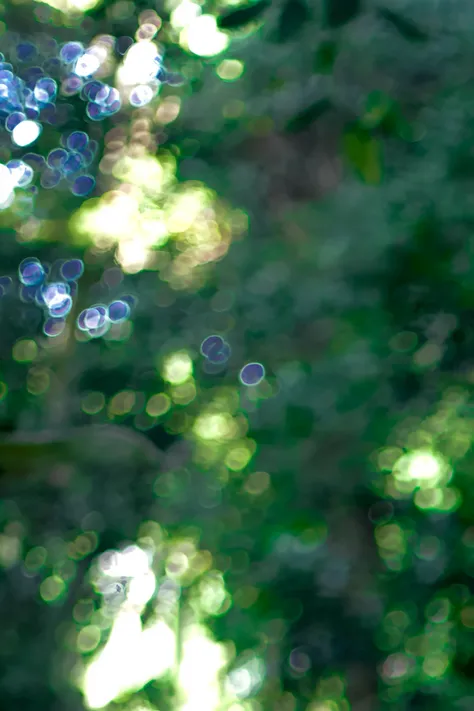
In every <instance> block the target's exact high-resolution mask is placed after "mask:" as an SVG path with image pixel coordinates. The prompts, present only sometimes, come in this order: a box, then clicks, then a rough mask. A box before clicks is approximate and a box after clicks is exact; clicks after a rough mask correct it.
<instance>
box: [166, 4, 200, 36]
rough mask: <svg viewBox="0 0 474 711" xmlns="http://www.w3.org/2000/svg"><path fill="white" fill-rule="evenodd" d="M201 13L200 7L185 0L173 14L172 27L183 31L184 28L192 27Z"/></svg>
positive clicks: (171, 18)
mask: <svg viewBox="0 0 474 711" xmlns="http://www.w3.org/2000/svg"><path fill="white" fill-rule="evenodd" d="M201 12H202V11H201V8H200V7H199V5H196V3H194V2H190V1H189V0H183V2H181V3H180V4H179V5H178V7H177V8H176V9H175V10H173V12H172V13H171V17H170V22H171V25H172V27H174V28H175V29H177V30H182V29H183V27H187V26H188V25H190V24H191V22H193V20H195V19H196V17H199V15H200V14H201Z"/></svg>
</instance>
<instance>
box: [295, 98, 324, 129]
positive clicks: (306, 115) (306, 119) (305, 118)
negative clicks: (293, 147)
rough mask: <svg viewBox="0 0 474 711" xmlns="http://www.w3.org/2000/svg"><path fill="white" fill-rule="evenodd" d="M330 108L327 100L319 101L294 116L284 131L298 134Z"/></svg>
mask: <svg viewBox="0 0 474 711" xmlns="http://www.w3.org/2000/svg"><path fill="white" fill-rule="evenodd" d="M331 107H332V104H331V102H330V100H329V99H319V101H315V103H314V104H311V105H310V106H308V108H306V109H304V110H303V111H301V112H300V113H299V114H296V116H293V118H292V119H290V121H288V123H287V124H286V130H287V131H289V132H290V133H298V132H299V131H303V130H304V129H305V128H307V127H308V126H310V125H311V124H312V123H314V121H317V120H318V118H320V116H322V115H323V114H325V113H326V112H327V111H329V109H330V108H331Z"/></svg>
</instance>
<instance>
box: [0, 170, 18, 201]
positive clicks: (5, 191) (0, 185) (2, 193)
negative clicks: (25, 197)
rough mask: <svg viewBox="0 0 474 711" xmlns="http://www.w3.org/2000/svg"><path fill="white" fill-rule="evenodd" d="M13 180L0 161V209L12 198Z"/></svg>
mask: <svg viewBox="0 0 474 711" xmlns="http://www.w3.org/2000/svg"><path fill="white" fill-rule="evenodd" d="M14 187H15V181H14V179H13V176H12V174H11V173H10V171H9V170H8V168H7V166H6V165H3V163H0V210H1V209H3V208H4V207H8V205H9V204H11V200H12V199H13V189H14Z"/></svg>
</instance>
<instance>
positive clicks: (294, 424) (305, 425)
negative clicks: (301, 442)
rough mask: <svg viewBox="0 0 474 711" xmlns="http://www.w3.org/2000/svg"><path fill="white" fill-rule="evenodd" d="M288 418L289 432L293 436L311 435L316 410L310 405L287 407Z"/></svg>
mask: <svg viewBox="0 0 474 711" xmlns="http://www.w3.org/2000/svg"><path fill="white" fill-rule="evenodd" d="M286 420H287V428H288V432H289V434H290V435H291V436H293V437H300V438H305V437H310V436H311V433H312V431H313V424H314V412H313V410H312V409H311V408H310V407H296V406H289V407H287V409H286Z"/></svg>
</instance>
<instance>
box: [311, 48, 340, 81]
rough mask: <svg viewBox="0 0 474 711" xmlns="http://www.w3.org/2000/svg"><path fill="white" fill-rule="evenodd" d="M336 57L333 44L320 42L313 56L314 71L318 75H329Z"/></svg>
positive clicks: (335, 49)
mask: <svg viewBox="0 0 474 711" xmlns="http://www.w3.org/2000/svg"><path fill="white" fill-rule="evenodd" d="M336 57H337V45H336V43H335V42H332V41H327V42H321V44H320V45H319V47H318V49H317V50H316V53H315V55H314V71H315V72H316V73H318V74H329V73H330V72H331V71H332V68H333V66H334V62H335V61H336Z"/></svg>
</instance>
